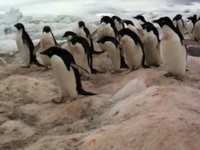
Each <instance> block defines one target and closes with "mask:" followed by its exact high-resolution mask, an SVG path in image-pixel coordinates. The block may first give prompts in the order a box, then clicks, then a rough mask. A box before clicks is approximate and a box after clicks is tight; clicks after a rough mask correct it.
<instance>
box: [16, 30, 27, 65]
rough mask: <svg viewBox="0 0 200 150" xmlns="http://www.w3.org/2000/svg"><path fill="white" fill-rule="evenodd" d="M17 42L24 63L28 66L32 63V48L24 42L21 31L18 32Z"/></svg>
mask: <svg viewBox="0 0 200 150" xmlns="http://www.w3.org/2000/svg"><path fill="white" fill-rule="evenodd" d="M16 43H17V47H18V50H19V53H20V55H21V57H22V60H23V63H24V65H25V66H28V65H29V64H30V50H29V47H28V46H27V45H26V44H25V43H23V40H22V32H21V31H18V32H17V35H16Z"/></svg>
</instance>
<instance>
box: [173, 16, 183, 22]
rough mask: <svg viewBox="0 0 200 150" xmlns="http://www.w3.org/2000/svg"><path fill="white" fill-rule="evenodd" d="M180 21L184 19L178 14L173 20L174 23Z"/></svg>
mask: <svg viewBox="0 0 200 150" xmlns="http://www.w3.org/2000/svg"><path fill="white" fill-rule="evenodd" d="M180 19H182V15H181V14H177V15H176V16H175V17H174V19H173V21H174V20H176V21H177V20H180Z"/></svg>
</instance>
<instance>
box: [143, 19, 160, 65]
mask: <svg viewBox="0 0 200 150" xmlns="http://www.w3.org/2000/svg"><path fill="white" fill-rule="evenodd" d="M142 28H143V30H144V43H143V44H144V53H145V64H146V65H147V66H156V67H158V66H160V63H161V58H160V39H159V33H158V30H157V28H156V27H154V25H153V24H152V23H150V22H146V23H144V24H143V25H142Z"/></svg>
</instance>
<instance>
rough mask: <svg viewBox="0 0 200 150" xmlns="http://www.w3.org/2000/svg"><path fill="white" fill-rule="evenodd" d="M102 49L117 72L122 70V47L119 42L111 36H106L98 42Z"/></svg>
mask: <svg viewBox="0 0 200 150" xmlns="http://www.w3.org/2000/svg"><path fill="white" fill-rule="evenodd" d="M97 42H98V43H99V45H100V47H101V49H103V50H105V51H106V52H107V53H108V55H109V57H110V59H111V62H112V66H113V69H114V71H115V72H118V71H119V70H120V64H121V63H120V61H121V58H120V46H119V41H118V40H117V39H116V38H114V37H111V36H105V37H103V38H102V39H100V40H98V41H97Z"/></svg>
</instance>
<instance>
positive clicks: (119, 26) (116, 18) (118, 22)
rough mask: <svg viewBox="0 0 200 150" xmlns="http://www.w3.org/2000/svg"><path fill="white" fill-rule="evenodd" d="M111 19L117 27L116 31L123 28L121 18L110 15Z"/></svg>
mask: <svg viewBox="0 0 200 150" xmlns="http://www.w3.org/2000/svg"><path fill="white" fill-rule="evenodd" d="M112 19H113V21H114V23H115V27H116V29H117V32H119V31H120V30H121V29H123V28H124V24H123V22H122V19H121V18H120V17H118V16H112Z"/></svg>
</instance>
